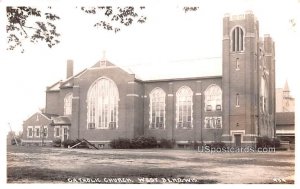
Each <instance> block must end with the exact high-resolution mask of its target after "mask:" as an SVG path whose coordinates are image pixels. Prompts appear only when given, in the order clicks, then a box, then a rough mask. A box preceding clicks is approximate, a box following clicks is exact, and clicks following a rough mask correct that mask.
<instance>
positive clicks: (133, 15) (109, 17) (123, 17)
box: [6, 6, 199, 53]
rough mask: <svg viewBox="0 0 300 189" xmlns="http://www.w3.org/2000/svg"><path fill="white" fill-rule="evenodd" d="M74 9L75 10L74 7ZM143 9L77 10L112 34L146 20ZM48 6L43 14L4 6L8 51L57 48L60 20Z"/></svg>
mask: <svg viewBox="0 0 300 189" xmlns="http://www.w3.org/2000/svg"><path fill="white" fill-rule="evenodd" d="M76 8H78V7H76ZM144 9H145V7H144V6H140V7H138V8H135V7H133V6H126V7H112V6H98V7H88V8H87V7H79V10H80V11H83V12H84V13H85V14H93V15H95V16H97V17H98V18H99V21H98V22H96V23H95V24H94V27H97V28H101V29H105V30H110V31H113V32H115V33H117V32H119V31H120V30H121V28H122V27H124V26H125V27H127V26H130V25H132V24H133V23H139V24H143V23H145V22H146V20H147V17H146V16H144V15H142V14H141V12H142V11H143V10H144ZM198 9H199V7H195V6H186V7H183V11H184V12H185V13H187V12H192V11H197V10H198ZM51 11H53V10H51V7H50V6H49V7H48V8H47V11H46V12H42V11H41V10H39V9H37V8H33V7H30V6H28V7H25V6H20V7H7V8H6V15H7V19H8V23H7V25H6V31H7V34H8V37H7V39H8V48H7V49H8V50H15V49H16V48H20V49H21V52H22V53H23V52H24V48H23V42H25V41H30V42H32V43H39V42H45V43H46V44H47V45H48V47H49V48H52V47H53V46H55V45H57V44H58V43H59V42H60V40H59V37H60V33H59V32H58V31H57V30H56V25H55V21H57V20H59V19H60V17H59V16H58V15H57V14H54V13H51Z"/></svg>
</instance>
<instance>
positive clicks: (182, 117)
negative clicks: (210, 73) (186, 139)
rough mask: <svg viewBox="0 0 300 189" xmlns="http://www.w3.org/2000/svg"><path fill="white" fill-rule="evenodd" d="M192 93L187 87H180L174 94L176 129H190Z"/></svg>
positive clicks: (191, 125)
mask: <svg viewBox="0 0 300 189" xmlns="http://www.w3.org/2000/svg"><path fill="white" fill-rule="evenodd" d="M192 115H193V91H192V90H191V88H189V87H187V86H183V87H181V88H180V89H179V90H178V91H177V93H176V127H177V128H185V129H188V128H192V127H193V124H192V119H193V118H192Z"/></svg>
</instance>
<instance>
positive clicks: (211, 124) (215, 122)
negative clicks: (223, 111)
mask: <svg viewBox="0 0 300 189" xmlns="http://www.w3.org/2000/svg"><path fill="white" fill-rule="evenodd" d="M204 127H205V128H206V129H221V128H222V117H205V119H204Z"/></svg>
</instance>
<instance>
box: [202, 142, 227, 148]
mask: <svg viewBox="0 0 300 189" xmlns="http://www.w3.org/2000/svg"><path fill="white" fill-rule="evenodd" d="M206 146H209V148H225V147H226V144H225V143H224V142H213V143H210V144H206Z"/></svg>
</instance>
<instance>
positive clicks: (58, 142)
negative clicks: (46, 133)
mask: <svg viewBox="0 0 300 189" xmlns="http://www.w3.org/2000/svg"><path fill="white" fill-rule="evenodd" d="M52 146H53V147H61V139H55V140H53V141H52Z"/></svg>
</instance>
